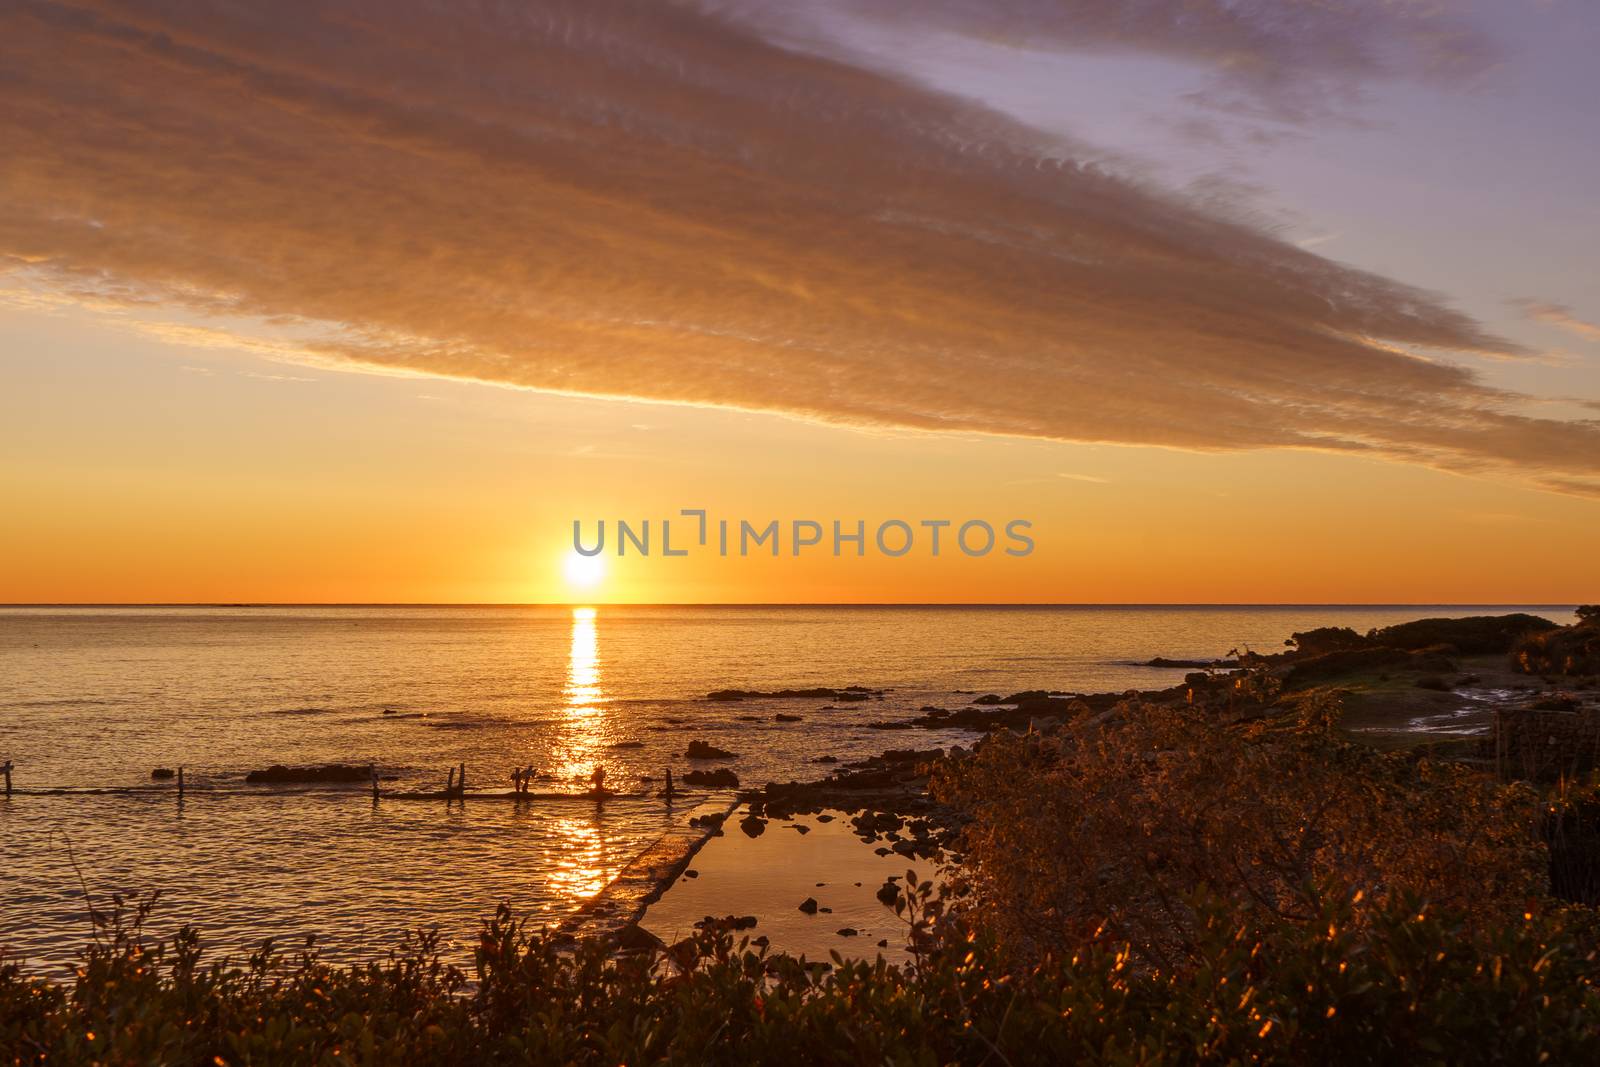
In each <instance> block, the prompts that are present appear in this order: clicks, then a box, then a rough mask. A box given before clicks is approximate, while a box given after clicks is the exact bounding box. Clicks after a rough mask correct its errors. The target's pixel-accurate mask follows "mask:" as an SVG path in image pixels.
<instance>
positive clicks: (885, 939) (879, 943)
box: [878, 937, 889, 948]
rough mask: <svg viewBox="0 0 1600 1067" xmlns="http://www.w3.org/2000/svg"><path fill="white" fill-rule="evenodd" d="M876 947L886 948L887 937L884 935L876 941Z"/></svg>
mask: <svg viewBox="0 0 1600 1067" xmlns="http://www.w3.org/2000/svg"><path fill="white" fill-rule="evenodd" d="M878 947H879V948H888V947H889V939H888V938H887V937H886V938H884V939H883V940H882V941H879V942H878Z"/></svg>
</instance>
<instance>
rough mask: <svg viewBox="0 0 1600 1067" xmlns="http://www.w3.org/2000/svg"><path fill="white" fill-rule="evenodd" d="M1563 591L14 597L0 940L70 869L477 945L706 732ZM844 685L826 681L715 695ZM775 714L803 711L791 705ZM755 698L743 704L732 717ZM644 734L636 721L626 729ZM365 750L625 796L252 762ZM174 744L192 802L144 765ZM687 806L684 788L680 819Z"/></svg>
mask: <svg viewBox="0 0 1600 1067" xmlns="http://www.w3.org/2000/svg"><path fill="white" fill-rule="evenodd" d="M1511 610H1525V611H1530V612H1533V613H1536V614H1542V615H1545V616H1547V617H1549V618H1552V619H1556V620H1558V621H1562V622H1567V621H1570V620H1571V618H1572V615H1571V611H1570V609H1568V608H1551V607H1494V608H1475V607H1462V606H1454V607H1448V608H1439V607H1432V608H1430V607H1395V608H1391V607H1060V608H1050V607H600V608H592V609H591V608H556V607H216V608H197V607H172V608H165V607H162V608H105V607H98V608H97V607H71V608H52V607H17V608H0V763H3V762H4V761H5V760H7V759H9V760H12V761H14V763H15V765H16V767H15V771H14V776H13V782H14V788H15V794H14V795H13V796H12V797H11V798H10V799H9V800H3V799H0V949H3V950H4V951H5V952H7V953H9V954H11V955H13V956H17V955H20V956H22V957H23V958H24V959H25V960H26V961H28V963H29V965H30V966H31V967H33V968H36V969H39V970H44V971H51V970H59V969H61V968H63V967H66V966H68V965H70V962H71V960H72V959H73V957H74V955H75V954H76V952H77V951H78V950H79V949H80V948H81V946H82V945H83V944H84V943H85V942H86V941H87V940H88V939H89V935H90V926H89V922H88V919H87V917H86V907H85V901H84V887H87V889H88V891H89V892H90V893H91V894H92V895H93V896H94V897H95V898H96V899H97V900H99V901H100V902H101V903H102V904H104V903H105V902H106V901H108V899H109V897H110V895H111V894H113V893H120V894H123V895H124V896H125V897H130V898H131V897H134V896H137V895H139V894H141V893H147V892H150V891H152V890H159V891H160V893H161V898H160V903H159V905H158V907H157V909H156V911H155V913H154V916H153V921H152V924H151V925H152V927H153V932H155V933H163V932H167V931H170V930H171V929H172V928H173V927H175V926H176V925H178V924H180V923H194V924H196V925H197V926H198V927H199V928H200V929H201V932H202V934H203V936H204V938H205V942H206V944H207V945H208V946H209V950H210V951H211V952H212V953H213V954H219V955H230V956H233V957H236V958H237V957H239V956H241V955H242V954H244V953H245V952H248V951H250V950H252V949H253V948H255V947H257V946H258V945H259V943H260V941H261V940H262V939H264V938H268V937H272V938H275V939H277V940H278V943H279V944H280V945H284V946H287V947H298V946H299V945H300V944H301V943H302V942H303V940H304V938H305V937H306V936H307V935H315V936H316V938H317V942H318V944H319V945H321V946H322V948H323V951H324V952H325V953H326V954H327V955H328V956H330V957H333V958H336V959H361V958H371V957H374V956H378V955H381V954H382V953H383V952H384V951H386V950H387V949H388V948H389V947H391V946H393V945H394V944H396V943H397V940H398V938H399V936H400V935H401V934H402V933H403V932H405V931H407V930H412V929H415V928H418V927H422V926H430V925H434V924H437V925H438V926H439V928H440V930H441V932H442V935H443V940H444V944H445V947H446V949H447V951H450V952H452V953H455V954H457V955H459V956H465V955H466V954H467V953H468V952H469V951H470V946H471V944H472V943H473V941H474V937H475V932H476V928H477V927H476V924H477V921H478V920H479V919H480V918H482V917H484V916H487V915H488V914H490V913H491V912H492V911H493V909H494V907H495V905H496V904H498V903H499V902H501V901H507V902H509V903H510V904H511V905H512V906H513V907H514V908H515V909H516V910H517V911H518V912H519V913H520V914H522V915H525V916H529V917H531V918H532V919H533V920H534V921H536V922H538V921H554V920H555V919H557V918H559V917H560V916H561V915H563V914H565V913H567V912H569V911H571V910H572V909H574V908H576V907H577V906H578V905H579V904H581V902H582V901H583V900H585V899H586V898H588V897H589V896H591V895H593V894H594V893H595V892H597V891H598V890H600V889H601V888H602V887H603V886H604V885H605V884H606V883H607V882H608V881H609V880H610V879H611V878H612V877H613V876H614V875H615V874H616V872H617V871H619V870H620V869H621V868H622V866H623V865H624V864H626V863H627V862H628V860H630V859H631V858H632V857H633V856H634V855H635V854H637V853H638V852H639V851H640V850H641V849H642V848H644V847H645V846H646V845H647V844H648V843H650V841H652V840H653V839H654V838H655V837H656V836H657V835H658V834H659V833H661V832H662V830H663V829H664V828H665V827H666V826H667V825H668V824H669V822H670V821H672V820H673V818H674V815H673V814H672V813H669V812H668V811H667V810H666V807H665V805H664V804H663V803H662V802H661V801H660V800H656V799H652V792H653V789H654V787H653V786H652V785H651V784H650V783H649V782H647V781H646V780H645V779H646V778H647V777H649V776H660V775H661V773H662V772H663V770H664V769H665V768H667V767H669V766H670V767H672V768H673V769H674V772H675V773H678V774H681V773H682V772H683V771H685V770H687V769H689V768H690V766H691V765H690V764H689V763H688V762H687V761H686V760H685V759H684V758H683V756H682V753H683V751H684V748H685V746H686V745H687V743H688V742H689V741H690V740H693V739H703V740H706V741H710V742H712V743H713V744H715V745H718V746H720V747H722V748H725V749H730V750H732V751H734V752H735V753H737V754H738V758H737V759H735V760H733V761H731V762H729V763H728V764H727V765H728V766H730V767H732V768H733V769H734V770H735V771H736V772H737V773H738V775H739V777H740V778H741V780H742V782H743V783H744V784H746V785H759V784H761V783H763V782H765V781H768V780H774V779H777V780H785V781H786V780H790V779H808V778H816V777H820V776H821V773H822V772H824V771H825V770H826V769H827V768H825V767H821V766H818V765H816V764H815V763H814V762H813V761H814V760H815V759H816V758H817V757H819V756H824V755H833V756H837V757H838V758H839V759H840V760H841V761H844V760H850V759H853V758H861V757H865V756H868V755H873V754H876V753H878V752H881V751H883V750H884V749H886V748H897V747H901V748H903V747H908V746H915V747H919V748H926V747H930V746H933V745H944V744H950V743H952V742H960V743H970V740H971V735H969V734H965V733H961V732H954V731H953V732H949V733H940V732H928V731H920V730H919V731H917V732H915V733H904V732H899V733H896V732H888V733H886V732H883V731H879V730H872V729H868V728H866V724H867V723H869V722H872V721H874V720H886V719H896V718H907V717H910V716H912V715H915V714H916V713H917V711H918V709H919V708H921V707H922V706H924V705H929V704H932V705H938V706H941V707H960V706H963V705H964V704H965V703H966V702H967V700H968V699H969V698H970V696H971V695H972V694H974V693H986V692H996V693H1002V694H1004V693H1008V692H1014V691H1018V690H1023V689H1056V690H1065V691H1073V692H1103V691H1118V690H1124V689H1129V688H1151V687H1158V686H1164V685H1170V684H1173V683H1174V682H1175V681H1177V680H1178V679H1179V678H1180V677H1181V675H1182V674H1183V672H1182V671H1172V670H1160V669H1154V668H1149V667H1143V666H1138V665H1137V664H1138V663H1139V662H1140V661H1142V660H1148V659H1150V658H1151V657H1153V656H1158V655H1159V656H1168V657H1197V658H1198V657H1213V656H1219V655H1222V654H1224V653H1227V652H1228V651H1229V650H1230V649H1234V648H1243V647H1250V648H1254V649H1257V650H1260V651H1273V650H1276V649H1279V648H1281V647H1282V644H1283V640H1284V638H1286V637H1287V636H1288V635H1289V634H1290V633H1291V632H1293V631H1295V630H1301V629H1306V628H1309V627H1313V626H1320V625H1344V626H1353V627H1355V628H1356V629H1359V630H1365V629H1367V628H1369V627H1372V626H1382V625H1386V624H1389V623H1394V622H1401V621H1405V620H1408V619H1413V618H1420V617H1424V616H1430V615H1432V616H1438V615H1471V614H1485V613H1499V612H1504V611H1511ZM847 685H862V686H868V687H871V688H873V689H883V690H886V692H885V694H884V695H883V697H882V698H881V699H874V700H870V701H866V702H862V703H842V704H839V705H837V706H836V707H835V708H833V709H831V710H825V706H826V705H827V704H828V702H827V701H824V700H814V699H801V700H762V701H747V702H739V703H723V702H713V701H709V700H707V699H705V697H706V694H707V693H708V692H711V691H713V690H717V689H725V688H738V689H764V690H770V689H779V688H794V687H813V686H829V687H842V686H847ZM779 712H783V713H786V714H792V715H799V716H801V721H800V722H791V723H778V722H776V721H774V718H773V716H774V715H775V714H777V713H779ZM752 719H753V720H754V721H750V720H752ZM628 743H636V744H637V745H638V746H639V747H624V748H617V747H613V746H617V745H619V744H628ZM277 763H283V764H320V763H350V764H359V765H365V764H369V763H370V764H373V765H375V766H376V767H377V768H378V770H379V771H380V773H381V774H382V775H383V776H384V779H385V780H384V783H383V787H384V789H385V790H388V791H402V790H422V789H431V788H439V787H442V786H443V785H444V783H445V779H446V775H447V771H448V768H450V767H451V766H454V765H456V764H458V763H465V764H466V766H467V775H468V784H469V787H473V788H477V787H483V788H495V789H505V788H509V780H508V775H509V773H510V770H511V768H512V767H515V766H519V765H527V764H530V763H531V764H533V765H534V766H535V767H537V768H538V769H539V771H540V773H541V775H542V777H541V779H540V780H539V781H538V782H536V784H535V786H534V788H535V790H537V791H541V792H559V791H565V790H571V791H574V792H576V791H578V790H579V789H581V788H583V786H584V785H586V783H587V780H588V777H589V775H590V773H591V771H592V770H593V769H594V767H595V766H596V765H599V764H603V765H604V766H605V767H606V768H607V770H608V773H609V776H608V778H607V784H608V785H610V786H614V787H616V788H618V789H619V790H621V791H623V792H624V794H637V795H632V796H629V795H624V796H622V797H619V798H618V799H616V800H612V801H609V802H607V803H606V804H605V805H604V806H603V807H602V806H597V805H596V804H595V803H594V802H592V801H588V800H582V799H577V798H574V799H555V800H532V801H528V802H526V803H521V804H511V803H504V802H493V801H481V802H478V803H474V802H473V801H472V800H471V798H470V797H469V799H468V800H467V802H466V803H465V804H450V805H446V804H445V803H444V802H442V801H437V802H434V801H430V802H424V801H411V802H404V801H398V800H393V799H391V800H380V801H379V802H377V803H376V804H375V803H374V802H373V801H372V800H371V798H370V795H369V792H368V790H367V788H366V787H364V786H360V785H356V786H323V787H305V786H297V787H284V786H276V787H274V786H259V785H248V784H246V783H245V782H244V776H245V775H246V773H248V772H249V771H250V770H252V769H256V768H263V767H267V766H270V765H272V764H277ZM179 765H181V766H183V768H184V769H185V777H186V782H187V786H188V790H187V796H186V798H185V799H184V801H183V802H182V803H181V804H180V803H179V802H178V800H177V798H176V795H175V792H174V790H173V788H172V786H171V784H170V783H162V782H152V780H151V777H150V772H151V770H152V769H154V768H157V767H177V766H179ZM682 812H683V807H682V806H681V805H680V807H679V808H678V809H677V812H676V817H679V818H681V816H682Z"/></svg>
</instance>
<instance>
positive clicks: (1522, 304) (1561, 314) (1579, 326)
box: [1511, 298, 1600, 341]
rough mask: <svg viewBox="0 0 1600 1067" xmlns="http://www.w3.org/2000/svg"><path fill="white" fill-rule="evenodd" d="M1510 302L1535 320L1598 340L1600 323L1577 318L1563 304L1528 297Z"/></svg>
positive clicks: (1599, 339) (1586, 338) (1590, 339)
mask: <svg viewBox="0 0 1600 1067" xmlns="http://www.w3.org/2000/svg"><path fill="white" fill-rule="evenodd" d="M1511 304H1512V306H1513V307H1516V308H1519V309H1520V310H1521V311H1522V314H1523V315H1524V316H1526V317H1527V318H1530V319H1533V320H1534V321H1536V322H1544V323H1549V324H1550V325H1551V326H1558V327H1560V328H1561V329H1563V330H1566V331H1568V332H1569V333H1575V334H1577V335H1578V336H1579V337H1582V338H1584V339H1585V340H1588V341H1600V323H1594V322H1590V321H1588V320H1587V319H1580V318H1578V317H1577V316H1576V315H1574V314H1573V313H1572V309H1571V308H1570V307H1568V306H1567V305H1565V304H1553V303H1550V302H1549V301H1545V300H1533V299H1529V298H1522V299H1518V300H1513V301H1511Z"/></svg>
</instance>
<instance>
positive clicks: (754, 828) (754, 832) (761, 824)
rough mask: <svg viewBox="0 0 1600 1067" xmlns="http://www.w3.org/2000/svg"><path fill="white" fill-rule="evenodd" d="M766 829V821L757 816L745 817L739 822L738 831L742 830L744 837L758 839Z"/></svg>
mask: <svg viewBox="0 0 1600 1067" xmlns="http://www.w3.org/2000/svg"><path fill="white" fill-rule="evenodd" d="M766 828H767V820H765V819H763V818H761V817H760V816H759V815H746V816H745V817H744V818H743V819H740V820H739V829H741V830H743V831H744V833H745V836H746V837H760V836H761V834H762V833H763V832H764V831H765V830H766Z"/></svg>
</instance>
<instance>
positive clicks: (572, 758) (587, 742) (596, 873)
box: [550, 608, 619, 899]
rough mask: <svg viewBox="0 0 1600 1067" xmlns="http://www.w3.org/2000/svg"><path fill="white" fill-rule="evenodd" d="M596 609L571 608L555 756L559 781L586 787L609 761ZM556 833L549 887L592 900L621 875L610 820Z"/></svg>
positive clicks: (597, 814) (559, 826) (587, 819)
mask: <svg viewBox="0 0 1600 1067" xmlns="http://www.w3.org/2000/svg"><path fill="white" fill-rule="evenodd" d="M595 622H596V612H595V609H594V608H573V609H572V648H571V651H570V652H569V653H568V655H567V684H566V687H565V688H564V689H563V690H562V700H563V707H562V730H561V736H560V738H559V739H558V740H557V742H556V746H555V752H554V755H555V757H556V766H555V768H554V770H555V772H556V774H557V776H558V777H559V778H561V779H562V780H563V781H564V782H573V781H578V782H583V783H585V784H587V782H588V778H589V775H590V774H591V773H592V772H593V770H594V768H595V767H596V766H597V765H599V764H600V763H602V762H604V758H605V746H606V744H607V742H608V741H609V740H610V739H611V734H612V729H613V726H612V723H611V717H610V716H609V715H608V714H607V713H606V707H605V689H604V688H603V687H602V685H601V679H600V669H601V660H600V639H599V633H598V630H597V628H596V625H595ZM552 829H554V830H555V833H556V837H557V838H558V840H559V841H560V842H561V846H560V847H561V853H562V855H561V858H560V859H559V860H558V861H557V863H556V869H555V870H554V871H553V872H552V873H551V875H550V888H551V889H552V890H554V891H555V892H556V893H557V894H558V895H560V896H562V897H567V898H569V899H584V898H587V897H591V896H593V895H594V894H596V893H598V892H599V891H600V890H601V889H603V888H605V886H606V884H607V883H609V882H610V881H611V879H612V878H614V877H616V875H617V872H618V869H619V867H618V864H617V858H616V857H615V856H613V855H612V851H613V849H612V848H611V842H610V841H609V839H608V837H607V835H606V832H605V815H604V812H603V811H602V810H601V809H600V808H599V807H598V806H597V807H596V810H595V811H594V812H593V813H590V814H587V815H585V816H580V817H563V818H559V819H556V820H555V822H554V824H553V826H552Z"/></svg>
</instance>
